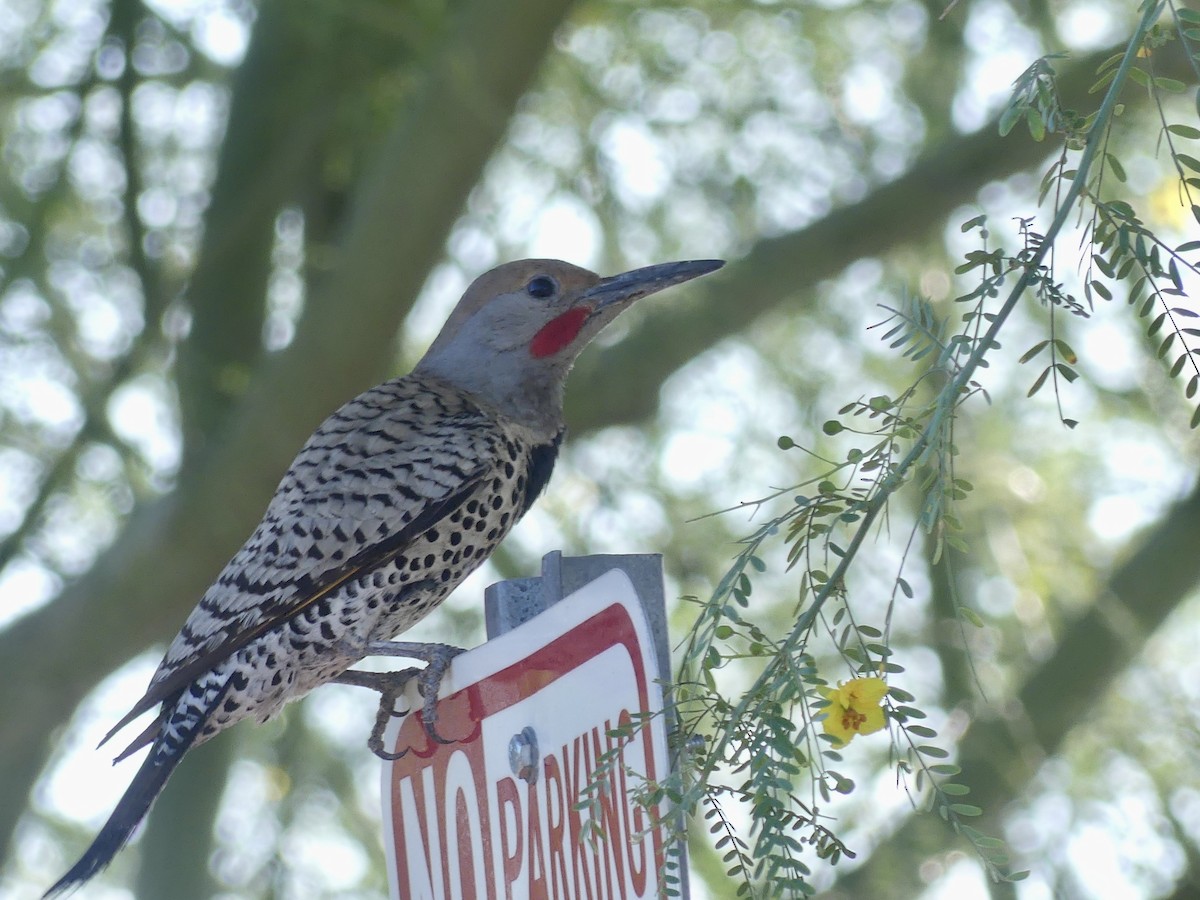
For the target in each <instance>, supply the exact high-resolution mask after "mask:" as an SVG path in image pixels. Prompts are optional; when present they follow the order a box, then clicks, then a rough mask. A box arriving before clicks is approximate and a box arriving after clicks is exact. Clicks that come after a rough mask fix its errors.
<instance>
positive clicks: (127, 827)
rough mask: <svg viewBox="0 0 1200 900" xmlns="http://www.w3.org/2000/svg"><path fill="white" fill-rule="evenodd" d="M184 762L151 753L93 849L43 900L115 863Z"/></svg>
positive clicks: (157, 751) (156, 750) (178, 755)
mask: <svg viewBox="0 0 1200 900" xmlns="http://www.w3.org/2000/svg"><path fill="white" fill-rule="evenodd" d="M181 759H183V754H182V753H164V752H160V749H159V747H157V746H155V747H154V748H153V749H152V750H151V751H150V755H149V756H147V757H146V761H145V762H144V763H142V767H141V768H140V769H138V773H137V775H135V776H134V777H133V783H132V784H130V785H129V788H128V789H127V790H126V791H125V795H124V796H123V797H121V800H120V802H118V803H117V808H116V809H115V810H113V814H112V815H111V816H109V817H108V821H107V822H105V823H104V827H103V828H101V829H100V833H99V834H98V835H96V839H95V840H94V841H92V846H90V847H88V848H87V851H86V852H85V853H84V854H83V856H81V857H79V862H77V863H75V865H73V866H71V871H69V872H67V874H66V875H64V876H63V877H62V878H60V879H58V881H56V882H55V883H54V886H53V887H52V888H50V890H48V891H46V893H45V894H43V895H42V898H43V900H47V898H50V897H56V896H58V895H59V894H61V893H63V892H65V891H69V890H72V889H73V888H76V887H78V886H79V885H81V884H83V882H85V881H87V880H88V879H89V878H91V877H92V876H93V875H95V874H96V873H97V872H99V871H100V870H101V869H103V868H104V867H105V866H107V865H108V864H109V863H110V862H112V858H113V857H114V856H116V855H117V851H118V850H120V849H121V848H122V847H124V846H125V843H126V841H128V840H129V836H130V835H131V834H133V830H134V829H135V828H137V825H138V822H140V821H142V819H143V818H145V816H146V811H147V810H149V809H150V804H151V803H153V802H154V798H155V797H157V796H158V794H159V791H161V790H162V789H163V785H164V784H166V783H167V778H168V777H169V776H170V774H171V773H172V772H173V771H175V767H176V766H177V765H179V761H180V760H181Z"/></svg>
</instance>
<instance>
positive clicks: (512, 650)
mask: <svg viewBox="0 0 1200 900" xmlns="http://www.w3.org/2000/svg"><path fill="white" fill-rule="evenodd" d="M656 658H657V657H656V653H655V649H654V646H653V642H652V638H651V635H650V629H649V626H648V625H647V622H646V616H645V613H644V612H643V610H642V606H641V604H640V603H639V601H638V597H637V594H636V592H635V590H634V588H633V584H632V583H631V582H630V580H629V578H628V577H627V576H626V575H625V573H624V572H622V571H619V570H615V569H614V570H612V571H609V572H608V573H606V574H604V575H602V576H600V577H599V578H597V579H595V580H594V581H592V582H591V583H589V584H587V585H586V586H584V587H582V588H581V589H580V590H578V591H576V592H574V593H573V594H571V595H570V596H568V597H566V598H564V599H563V600H562V601H560V602H558V603H556V604H554V605H553V606H551V607H549V608H548V609H546V610H545V611H544V612H542V613H540V614H539V615H538V616H537V617H536V618H534V619H532V620H530V621H528V622H526V623H525V624H524V625H521V626H520V627H518V628H516V629H514V630H513V631H510V632H508V633H507V634H504V635H501V636H500V637H498V638H495V639H493V640H491V641H488V642H487V643H486V644H484V645H482V646H481V647H478V648H476V649H475V650H472V651H470V652H469V653H465V654H463V655H461V656H459V657H457V658H455V660H454V661H453V663H452V664H451V666H450V668H449V669H448V670H447V673H446V676H445V678H444V679H443V681H442V690H441V694H440V697H441V699H440V700H439V703H438V721H437V725H436V728H437V731H438V734H439V735H441V736H442V737H443V738H445V739H448V740H450V741H451V743H448V744H439V743H437V742H435V741H433V740H431V739H430V738H429V736H428V735H427V734H426V732H425V730H424V727H423V726H422V724H421V722H420V720H419V716H418V715H410V716H408V717H406V718H405V719H403V720H399V719H398V720H395V721H394V722H393V723H392V726H391V727H390V728H389V730H388V733H387V735H386V736H385V744H386V746H387V748H388V749H389V750H392V751H397V750H401V749H405V748H408V753H407V754H406V755H405V756H404V757H403V758H402V759H400V760H398V761H396V762H395V763H392V764H390V765H386V766H385V767H384V775H383V797H384V826H385V830H386V833H385V839H386V847H387V849H388V865H389V876H390V881H391V885H392V896H393V897H394V898H398V900H459V898H463V900H468V898H481V900H482V898H488V900H509V898H511V900H524V898H547V900H559V898H575V897H587V898H593V900H600V898H640V897H647V898H648V897H656V896H657V895H658V888H659V878H660V875H661V867H662V863H663V861H664V853H665V851H664V841H663V837H662V835H661V833H660V832H659V831H658V830H650V829H649V826H650V822H651V816H650V813H649V811H648V810H647V809H645V808H644V807H643V806H642V805H640V804H639V803H638V802H637V801H636V799H635V798H634V796H633V793H634V791H636V790H637V788H638V787H639V786H640V785H642V784H643V783H644V780H645V779H649V780H650V781H657V780H660V779H662V778H664V777H665V776H666V773H667V772H668V771H669V760H668V758H667V751H666V726H665V723H664V721H663V717H662V716H656V717H654V719H653V721H652V723H651V724H650V725H648V726H646V727H643V728H638V729H632V731H631V733H630V734H629V735H627V736H614V735H613V734H611V731H612V729H614V728H618V727H619V726H621V725H624V724H628V723H629V722H630V721H631V717H632V716H634V715H636V714H637V713H640V712H657V711H661V710H662V692H661V689H660V687H659V685H658V684H657V682H656V679H657V678H658V677H659V676H658V666H657V663H656ZM407 699H408V701H409V704H410V709H419V708H420V698H419V694H418V693H417V690H416V686H415V683H413V684H410V687H409V693H408V694H407ZM606 754H608V756H609V758H612V757H615V762H616V764H615V765H612V766H610V767H606V768H605V769H604V771H603V772H602V773H601V774H600V775H599V776H597V775H596V774H595V773H596V769H597V765H598V763H599V761H600V760H601V758H602V757H604V756H605V755H606ZM593 783H594V784H595V787H596V788H597V790H595V791H594V792H593V794H589V793H588V791H587V789H588V786H589V784H593ZM589 797H592V798H593V802H591V803H588V804H585V805H583V806H582V807H580V803H581V801H584V800H587V799H589ZM665 812H666V811H665V810H655V816H656V817H660V816H662V815H664V814H665Z"/></svg>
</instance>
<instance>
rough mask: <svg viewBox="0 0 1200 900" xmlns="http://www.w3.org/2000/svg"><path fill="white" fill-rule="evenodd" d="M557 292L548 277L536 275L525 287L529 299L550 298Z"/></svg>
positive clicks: (556, 288) (552, 281)
mask: <svg viewBox="0 0 1200 900" xmlns="http://www.w3.org/2000/svg"><path fill="white" fill-rule="evenodd" d="M557 291H558V285H557V284H555V283H554V279H553V278H551V277H550V276H549V275H538V276H537V277H535V278H531V279H530V280H529V284H527V285H525V293H527V294H528V295H529V296H530V297H538V298H543V297H552V296H554V294H555V293H556V292H557Z"/></svg>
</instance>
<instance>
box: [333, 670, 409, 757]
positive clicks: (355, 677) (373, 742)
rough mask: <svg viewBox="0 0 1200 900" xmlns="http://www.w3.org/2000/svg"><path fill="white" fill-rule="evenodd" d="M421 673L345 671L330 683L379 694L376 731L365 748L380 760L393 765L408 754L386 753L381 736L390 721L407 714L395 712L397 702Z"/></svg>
mask: <svg viewBox="0 0 1200 900" xmlns="http://www.w3.org/2000/svg"><path fill="white" fill-rule="evenodd" d="M422 671H423V670H422V669H417V668H412V669H401V670H400V671H398V672H358V671H356V670H354V669H347V670H346V671H345V672H342V673H341V674H340V675H337V676H336V677H334V679H333V680H334V681H336V682H337V683H338V684H352V685H354V686H355V687H365V688H369V689H370V690H372V691H378V692H379V711H378V712H377V713H376V714H375V727H374V728H372V729H371V736H370V737H369V738H367V747H368V748H369V749H370V751H371V752H372V753H374V754H375V755H376V756H378V757H379V758H380V759H384V760H387V761H388V762H395V761H396V760H398V759H400V758H401V757H403V756H404V755H405V754H406V753H408V751H407V750H401V751H400V752H399V753H390V752H388V750H387V749H386V746H385V745H384V743H383V734H384V732H385V731H386V730H387V726H388V722H389V721H391V719H392V717H394V716H400V715H405V714H406V713H407V711H406V712H404V713H401V712H397V711H396V701H397V700H399V699H400V696H401V695H402V694H403V693H404V689H405V688H406V687H407V686H408V683H409V682H410V681H411V680H412V679H413V678H417V677H419V676H420V675H421V672H422Z"/></svg>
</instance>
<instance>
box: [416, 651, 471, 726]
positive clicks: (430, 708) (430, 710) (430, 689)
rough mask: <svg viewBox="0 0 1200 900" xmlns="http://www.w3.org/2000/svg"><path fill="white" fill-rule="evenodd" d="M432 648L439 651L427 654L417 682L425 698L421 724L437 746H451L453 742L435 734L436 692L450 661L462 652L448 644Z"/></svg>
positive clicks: (439, 687)
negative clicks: (427, 658)
mask: <svg viewBox="0 0 1200 900" xmlns="http://www.w3.org/2000/svg"><path fill="white" fill-rule="evenodd" d="M432 646H434V647H437V648H439V649H438V651H435V652H432V653H430V654H429V660H428V664H427V665H426V666H425V668H424V669H422V670H421V675H420V681H419V682H418V683H419V685H420V688H421V696H422V697H424V698H425V703H424V704H423V705H422V706H421V722H422V723H423V724H424V725H425V731H426V732H427V733H428V734H429V737H430V738H432V739H433V740H434V741H436V742H437V743H439V744H453V743H454V741H452V740H448V739H447V738H444V737H442V736H441V735H440V734H438V733H437V730H436V729H435V728H434V723H435V722H437V699H438V691H439V690H440V689H441V686H442V677H443V676H444V675H445V674H446V669H447V667H449V665H450V662H451V660H453V659H454V657H456V656H458V654H460V653H462V652H463V651H462V650H461V649H460V648H458V647H451V646H449V645H448V644H433V645H432Z"/></svg>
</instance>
